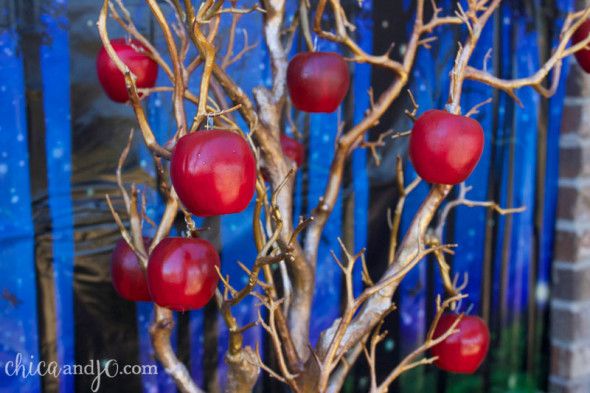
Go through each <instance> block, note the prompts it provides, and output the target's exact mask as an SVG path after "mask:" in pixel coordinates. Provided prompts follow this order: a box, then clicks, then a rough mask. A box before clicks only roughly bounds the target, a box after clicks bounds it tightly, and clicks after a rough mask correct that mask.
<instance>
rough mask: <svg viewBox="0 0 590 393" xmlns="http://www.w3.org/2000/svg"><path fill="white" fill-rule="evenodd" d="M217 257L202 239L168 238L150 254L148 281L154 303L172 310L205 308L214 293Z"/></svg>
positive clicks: (217, 278) (216, 276)
mask: <svg viewBox="0 0 590 393" xmlns="http://www.w3.org/2000/svg"><path fill="white" fill-rule="evenodd" d="M219 266H220V262H219V255H218V254H217V251H215V248H214V247H213V245H212V244H211V243H209V242H208V241H206V240H203V239H194V238H182V237H168V238H165V239H163V240H162V241H161V242H160V243H158V245H157V246H156V247H155V248H154V250H153V251H152V254H151V255H150V259H149V262H148V269H147V281H148V286H149V289H150V293H151V295H152V298H153V300H154V302H156V304H158V305H160V306H162V307H166V308H170V309H172V310H175V311H186V310H196V309H199V308H201V307H203V306H205V305H206V304H207V303H208V302H209V300H211V298H212V297H213V295H214V293H215V288H217V282H218V281H219V276H218V274H217V272H216V270H215V267H217V268H219Z"/></svg>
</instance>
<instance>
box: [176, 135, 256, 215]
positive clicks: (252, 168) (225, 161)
mask: <svg viewBox="0 0 590 393" xmlns="http://www.w3.org/2000/svg"><path fill="white" fill-rule="evenodd" d="M170 176H171V178H172V184H173V185H174V189H175V190H176V193H177V194H178V197H179V198H180V200H181V201H182V203H183V204H184V206H185V207H186V208H187V209H188V210H189V211H190V212H191V213H193V214H194V215H196V216H201V217H208V216H218V215H221V214H231V213H238V212H241V211H242V210H244V209H245V208H246V207H247V206H248V203H250V201H251V200H252V196H253V195H254V188H255V186H256V158H255V157H254V154H253V153H252V150H251V149H250V145H248V143H247V142H246V140H245V139H244V138H243V137H242V136H241V135H239V134H236V133H235V132H231V131H226V130H204V131H196V132H193V133H190V134H188V135H185V136H183V137H182V138H180V139H179V140H178V143H177V144H176V147H175V148H174V151H173V152H172V158H171V160H170Z"/></svg>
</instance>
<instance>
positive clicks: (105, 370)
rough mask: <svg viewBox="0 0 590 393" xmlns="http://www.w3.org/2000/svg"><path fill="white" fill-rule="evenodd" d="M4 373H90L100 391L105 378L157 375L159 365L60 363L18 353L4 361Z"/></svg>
mask: <svg viewBox="0 0 590 393" xmlns="http://www.w3.org/2000/svg"><path fill="white" fill-rule="evenodd" d="M3 371H4V373H5V374H6V375H7V376H10V377H18V378H22V379H26V378H30V377H33V376H40V377H43V376H46V375H50V376H53V377H55V378H58V377H59V376H60V375H90V376H94V378H93V379H92V383H91V386H90V389H91V390H92V391H93V392H98V390H99V389H100V384H101V381H102V379H103V378H116V377H117V376H119V375H157V374H158V367H157V366H156V365H154V364H126V365H120V364H119V363H118V362H117V361H116V360H115V359H108V360H90V361H89V362H88V363H86V364H65V365H60V364H58V363H57V362H55V361H52V362H45V361H43V360H40V361H37V360H35V358H34V357H33V356H31V357H30V360H25V359H24V358H23V356H22V354H20V353H18V354H16V356H15V359H14V360H9V361H7V362H6V363H4V370H3Z"/></svg>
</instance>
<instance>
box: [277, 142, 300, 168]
mask: <svg viewBox="0 0 590 393" xmlns="http://www.w3.org/2000/svg"><path fill="white" fill-rule="evenodd" d="M281 148H282V149H283V153H285V155H286V156H287V157H289V158H290V159H291V160H293V161H295V164H297V167H301V166H302V165H303V162H304V161H305V146H303V144H301V143H299V141H297V140H296V139H293V138H291V137H290V136H287V135H284V134H282V135H281Z"/></svg>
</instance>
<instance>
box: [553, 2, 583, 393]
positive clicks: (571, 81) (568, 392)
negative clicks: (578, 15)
mask: <svg viewBox="0 0 590 393" xmlns="http://www.w3.org/2000/svg"><path fill="white" fill-rule="evenodd" d="M589 2H590V1H589ZM578 3H579V4H578V7H583V6H584V2H583V1H578ZM559 145H560V155H561V156H560V173H559V177H560V178H559V207H558V221H557V228H556V231H557V233H556V244H555V261H554V263H553V289H552V300H551V376H550V392H552V393H590V76H589V75H587V74H585V73H584V72H583V71H582V70H581V69H580V67H579V66H578V65H577V64H576V63H575V62H572V66H571V69H570V74H569V76H568V84H567V98H566V101H565V108H564V112H563V122H562V134H561V137H560V142H559Z"/></svg>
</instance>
